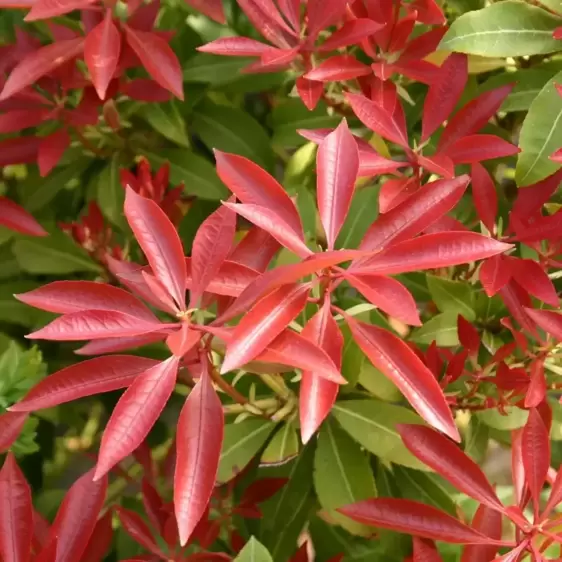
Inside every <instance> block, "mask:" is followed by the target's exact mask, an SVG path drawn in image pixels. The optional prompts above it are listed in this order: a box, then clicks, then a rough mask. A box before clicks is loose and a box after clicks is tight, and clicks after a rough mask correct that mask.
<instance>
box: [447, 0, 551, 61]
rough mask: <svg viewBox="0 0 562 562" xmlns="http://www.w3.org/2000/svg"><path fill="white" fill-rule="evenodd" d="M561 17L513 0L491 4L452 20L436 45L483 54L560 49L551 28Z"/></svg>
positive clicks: (505, 55) (523, 54)
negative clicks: (439, 42)
mask: <svg viewBox="0 0 562 562" xmlns="http://www.w3.org/2000/svg"><path fill="white" fill-rule="evenodd" d="M561 24H562V19H561V18H558V17H556V16H554V15H552V14H549V13H548V12H546V11H545V10H543V9H541V8H538V7H536V6H531V5H530V4H527V3H525V2H519V1H517V0H506V1H504V2H498V3H496V4H492V5H490V6H488V7H486V8H484V9H482V10H477V11H474V12H468V13H466V14H463V15H462V16H461V17H460V18H458V19H457V20H455V21H454V22H453V23H452V25H451V27H450V28H449V31H447V33H446V34H445V36H444V37H443V39H442V40H441V44H440V45H439V49H443V50H447V51H457V52H460V53H467V54H471V55H481V56H484V57H520V56H525V55H541V54H547V53H554V52H555V51H559V50H560V42H559V41H557V40H556V39H553V37H552V32H553V31H554V29H555V28H556V27H558V26H559V25H561Z"/></svg>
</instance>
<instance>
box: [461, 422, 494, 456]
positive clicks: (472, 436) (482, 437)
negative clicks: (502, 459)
mask: <svg viewBox="0 0 562 562" xmlns="http://www.w3.org/2000/svg"><path fill="white" fill-rule="evenodd" d="M489 439H490V431H489V428H488V426H487V425H486V424H485V423H484V422H483V421H481V420H480V418H479V417H478V416H475V415H471V416H470V423H469V424H468V427H467V431H466V436H465V440H464V452H465V453H466V454H467V455H468V456H469V457H472V458H473V459H474V460H475V461H476V462H477V463H481V462H483V461H484V458H485V457H486V452H487V451H488V441H489Z"/></svg>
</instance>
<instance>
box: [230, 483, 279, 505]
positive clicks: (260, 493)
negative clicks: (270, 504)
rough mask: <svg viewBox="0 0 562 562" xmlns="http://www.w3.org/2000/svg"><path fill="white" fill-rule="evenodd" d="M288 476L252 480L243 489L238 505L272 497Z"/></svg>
mask: <svg viewBox="0 0 562 562" xmlns="http://www.w3.org/2000/svg"><path fill="white" fill-rule="evenodd" d="M288 481H289V479H288V478H274V477H273V478H260V479H259V480H254V481H253V482H252V483H251V484H250V485H249V486H248V487H247V488H246V489H245V490H244V494H243V495H242V499H241V500H240V505H242V504H244V505H255V504H258V503H262V502H264V501H267V500H268V499H269V498H271V497H273V496H274V495H275V494H276V493H277V492H278V491H279V490H281V488H283V486H285V484H287V482H288Z"/></svg>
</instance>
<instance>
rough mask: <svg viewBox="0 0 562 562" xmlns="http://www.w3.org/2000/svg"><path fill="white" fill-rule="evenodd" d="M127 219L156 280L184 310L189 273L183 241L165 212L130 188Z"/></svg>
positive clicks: (126, 209) (127, 198) (126, 204)
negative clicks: (187, 272)
mask: <svg viewBox="0 0 562 562" xmlns="http://www.w3.org/2000/svg"><path fill="white" fill-rule="evenodd" d="M125 216H126V217H127V221H128V222H129V225H130V227H131V229H132V230H133V233H134V234H135V238H136V239H137V240H138V242H139V244H140V246H141V248H142V250H143V252H144V253H145V255H146V257H147V259H148V263H149V264H150V267H151V268H152V272H153V273H154V275H155V276H156V278H157V279H158V280H159V281H160V283H162V285H164V287H165V288H166V290H167V291H168V292H169V294H170V296H171V297H172V298H173V299H174V300H175V301H176V304H177V305H178V306H179V307H180V309H183V308H184V307H185V284H186V270H185V258H184V255H183V248H182V244H181V240H180V238H179V236H178V233H177V231H176V229H175V228H174V225H173V224H172V223H171V222H170V219H169V218H168V217H167V216H166V214H165V213H164V211H162V209H161V208H160V207H159V206H158V205H157V204H156V203H155V202H154V201H151V200H150V199H146V198H144V197H142V196H141V195H138V194H137V193H135V192H134V191H133V190H132V189H127V196H126V198H125Z"/></svg>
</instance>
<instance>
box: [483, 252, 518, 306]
mask: <svg viewBox="0 0 562 562" xmlns="http://www.w3.org/2000/svg"><path fill="white" fill-rule="evenodd" d="M478 276H479V278H480V283H482V286H483V287H484V291H485V292H486V294H487V295H488V296H489V297H492V296H494V295H495V294H496V293H497V292H498V291H500V290H501V289H503V287H505V286H506V285H507V283H509V280H510V279H511V262H510V261H508V260H507V259H505V257H504V256H501V255H499V256H492V257H491V258H489V259H487V260H486V261H485V262H484V263H483V264H482V266H481V267H480V271H479V274H478Z"/></svg>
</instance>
